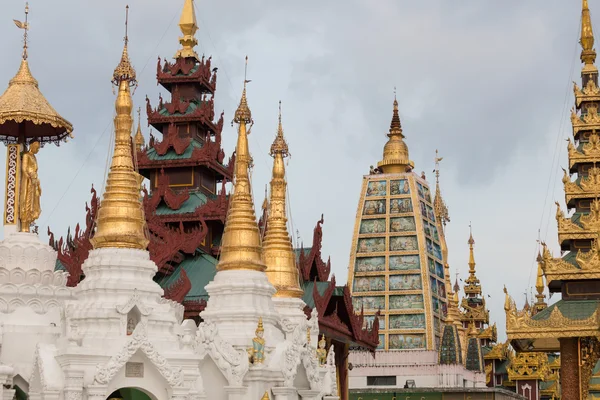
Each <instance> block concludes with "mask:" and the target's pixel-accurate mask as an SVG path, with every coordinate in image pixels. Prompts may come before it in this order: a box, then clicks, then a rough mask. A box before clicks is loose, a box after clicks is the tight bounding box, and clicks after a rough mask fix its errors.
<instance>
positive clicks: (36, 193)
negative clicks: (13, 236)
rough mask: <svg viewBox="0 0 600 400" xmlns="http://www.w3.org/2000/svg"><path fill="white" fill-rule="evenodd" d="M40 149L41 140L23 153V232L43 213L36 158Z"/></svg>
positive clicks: (20, 209) (21, 210)
mask: <svg viewBox="0 0 600 400" xmlns="http://www.w3.org/2000/svg"><path fill="white" fill-rule="evenodd" d="M39 150H40V143H39V142H33V143H31V145H30V146H29V150H28V151H25V152H24V153H23V158H22V161H21V193H20V197H19V214H20V219H21V232H29V229H30V227H31V225H32V224H33V223H34V222H35V220H37V219H38V218H39V217H40V214H41V213H42V209H41V207H40V196H41V195H42V188H41V186H40V181H39V179H38V164H37V159H36V158H35V155H36V154H37V153H38V151H39Z"/></svg>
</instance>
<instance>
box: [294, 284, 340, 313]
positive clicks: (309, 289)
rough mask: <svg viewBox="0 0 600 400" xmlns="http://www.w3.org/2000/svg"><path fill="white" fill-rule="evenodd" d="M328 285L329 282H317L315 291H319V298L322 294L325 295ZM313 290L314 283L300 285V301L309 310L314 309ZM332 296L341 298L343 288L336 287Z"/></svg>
mask: <svg viewBox="0 0 600 400" xmlns="http://www.w3.org/2000/svg"><path fill="white" fill-rule="evenodd" d="M329 283H330V282H317V290H318V291H319V294H320V295H321V296H322V295H323V293H325V291H326V290H327V288H328V287H329ZM314 288H315V282H303V283H302V290H304V296H302V300H303V301H304V303H306V305H307V306H309V307H310V308H314V307H315V301H314V299H313V290H314ZM333 295H334V296H343V295H344V288H343V287H340V286H337V287H336V288H335V290H334V291H333Z"/></svg>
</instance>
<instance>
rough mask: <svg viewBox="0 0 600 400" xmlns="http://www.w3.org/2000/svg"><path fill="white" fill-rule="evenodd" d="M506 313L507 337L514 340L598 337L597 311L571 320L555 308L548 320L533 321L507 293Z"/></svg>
mask: <svg viewBox="0 0 600 400" xmlns="http://www.w3.org/2000/svg"><path fill="white" fill-rule="evenodd" d="M504 310H505V313H506V335H507V336H508V338H509V340H514V339H547V338H567V337H583V336H596V335H597V334H598V326H599V322H600V319H599V318H598V316H599V314H598V310H597V309H596V310H595V311H594V313H593V314H592V315H590V316H589V317H588V318H585V319H580V320H576V319H571V318H567V317H565V316H563V314H562V313H561V312H560V309H559V308H558V307H557V306H554V308H553V309H552V311H551V312H550V315H549V316H548V318H547V319H539V320H536V319H533V318H532V316H531V314H530V312H529V311H527V310H521V311H518V310H517V307H516V305H515V302H514V300H513V299H512V298H511V297H510V296H509V295H508V293H506V300H505V304H504Z"/></svg>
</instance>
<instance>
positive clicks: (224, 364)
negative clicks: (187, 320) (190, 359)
mask: <svg viewBox="0 0 600 400" xmlns="http://www.w3.org/2000/svg"><path fill="white" fill-rule="evenodd" d="M196 341H197V352H198V353H200V354H202V353H204V352H205V353H208V354H209V355H210V357H211V358H212V360H213V361H214V362H215V364H216V365H217V367H218V368H219V370H220V371H221V372H222V373H223V375H225V379H227V382H229V384H230V385H231V386H242V382H243V380H244V376H246V373H247V372H248V368H249V362H248V355H247V353H246V352H245V351H242V350H236V349H235V348H234V347H233V346H232V345H231V344H229V343H227V342H226V341H224V340H223V338H222V337H221V336H220V335H219V334H218V330H217V327H216V325H215V324H212V323H207V322H203V323H201V324H200V326H199V327H198V331H197V332H196Z"/></svg>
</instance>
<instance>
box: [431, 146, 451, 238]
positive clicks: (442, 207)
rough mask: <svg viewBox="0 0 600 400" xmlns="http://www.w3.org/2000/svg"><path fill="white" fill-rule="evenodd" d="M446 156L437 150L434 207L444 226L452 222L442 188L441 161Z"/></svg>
mask: <svg viewBox="0 0 600 400" xmlns="http://www.w3.org/2000/svg"><path fill="white" fill-rule="evenodd" d="M443 159H444V157H440V156H439V154H438V151H437V149H436V150H435V198H434V200H433V209H434V211H435V215H436V216H437V217H438V219H439V220H440V222H441V224H442V225H443V226H446V223H448V222H450V215H449V214H448V207H447V206H446V202H445V201H444V199H443V198H442V191H441V189H440V161H442V160H443Z"/></svg>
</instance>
